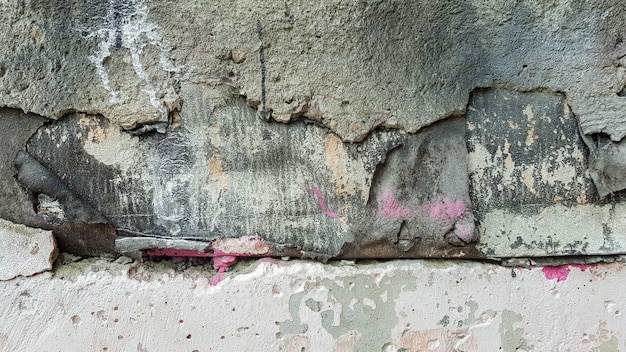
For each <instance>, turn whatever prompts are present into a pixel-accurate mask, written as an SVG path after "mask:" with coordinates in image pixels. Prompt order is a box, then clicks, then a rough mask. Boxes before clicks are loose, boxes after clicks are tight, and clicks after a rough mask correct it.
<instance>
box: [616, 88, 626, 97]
mask: <svg viewBox="0 0 626 352" xmlns="http://www.w3.org/2000/svg"><path fill="white" fill-rule="evenodd" d="M617 96H618V97H626V87H624V88H623V89H622V90H620V91H619V92H617Z"/></svg>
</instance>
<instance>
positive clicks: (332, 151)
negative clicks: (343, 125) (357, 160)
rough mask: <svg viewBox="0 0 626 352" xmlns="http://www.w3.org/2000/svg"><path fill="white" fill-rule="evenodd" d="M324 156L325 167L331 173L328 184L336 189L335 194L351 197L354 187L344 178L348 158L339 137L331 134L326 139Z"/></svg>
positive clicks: (352, 183)
mask: <svg viewBox="0 0 626 352" xmlns="http://www.w3.org/2000/svg"><path fill="white" fill-rule="evenodd" d="M324 156H325V158H326V160H325V163H326V166H328V168H329V169H330V171H331V174H330V182H331V183H333V184H334V185H335V187H336V190H335V193H337V194H341V193H344V194H350V195H353V194H354V191H355V188H356V185H355V184H354V182H352V181H349V180H348V179H347V177H346V176H347V175H348V172H347V170H346V159H347V157H348V156H347V154H346V150H345V148H344V146H343V142H342V141H341V139H339V137H337V136H335V135H334V134H331V135H329V136H328V138H326V144H325V145H324Z"/></svg>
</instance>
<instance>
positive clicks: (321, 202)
mask: <svg viewBox="0 0 626 352" xmlns="http://www.w3.org/2000/svg"><path fill="white" fill-rule="evenodd" d="M307 193H308V194H313V195H315V198H317V205H318V206H319V207H320V209H321V210H322V213H324V215H326V216H328V217H329V218H333V219H336V218H338V217H339V214H337V213H335V212H334V211H330V210H328V208H327V207H326V202H324V199H323V198H322V192H321V191H320V190H319V188H317V187H313V188H311V189H310V190H308V191H307Z"/></svg>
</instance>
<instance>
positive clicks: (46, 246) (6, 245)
mask: <svg viewBox="0 0 626 352" xmlns="http://www.w3.org/2000/svg"><path fill="white" fill-rule="evenodd" d="M0 241H1V242H2V246H0V280H10V279H13V278H15V277H17V276H30V275H34V274H37V273H41V272H44V271H46V270H50V269H52V263H53V262H54V260H55V259H56V256H57V249H56V244H55V241H54V237H53V236H52V232H50V231H45V230H40V229H35V228H30V227H26V226H24V225H20V224H14V223H12V222H9V221H6V220H2V219H0Z"/></svg>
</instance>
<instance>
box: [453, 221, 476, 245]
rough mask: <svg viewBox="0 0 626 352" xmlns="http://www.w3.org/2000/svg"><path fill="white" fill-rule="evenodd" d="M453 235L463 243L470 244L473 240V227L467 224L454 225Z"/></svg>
mask: <svg viewBox="0 0 626 352" xmlns="http://www.w3.org/2000/svg"><path fill="white" fill-rule="evenodd" d="M454 234H455V235H456V237H458V238H460V239H461V240H463V241H465V242H470V241H472V240H473V239H474V226H472V225H469V224H460V225H459V223H456V225H455V226H454Z"/></svg>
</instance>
